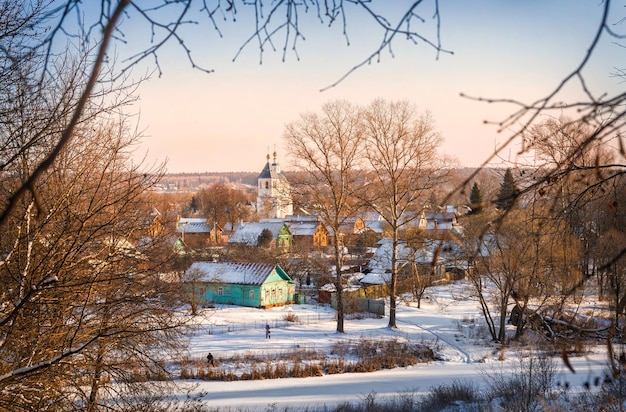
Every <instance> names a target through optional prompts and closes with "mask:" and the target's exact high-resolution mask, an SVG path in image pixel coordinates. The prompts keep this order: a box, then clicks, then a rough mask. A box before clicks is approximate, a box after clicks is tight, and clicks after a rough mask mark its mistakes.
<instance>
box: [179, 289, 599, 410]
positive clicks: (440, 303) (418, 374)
mask: <svg viewBox="0 0 626 412" xmlns="http://www.w3.org/2000/svg"><path fill="white" fill-rule="evenodd" d="M467 287H468V284H466V283H464V282H462V281H460V282H455V283H452V284H450V285H444V286H438V287H433V288H429V289H428V290H427V292H426V298H424V299H423V300H422V305H421V308H420V309H417V307H416V304H415V303H414V302H403V303H401V304H400V306H399V309H398V312H397V320H398V322H397V326H398V328H397V329H390V328H388V327H387V324H388V322H389V319H388V317H387V316H386V317H384V318H380V319H360V320H356V319H355V320H346V322H345V333H344V334H339V333H337V332H336V321H335V320H334V311H333V310H332V309H331V308H329V307H328V306H324V305H319V306H318V305H291V306H286V307H277V308H272V309H267V310H263V309H251V308H242V307H234V306H226V307H224V306H221V307H218V308H215V309H206V310H204V311H203V313H202V316H199V317H197V323H198V326H197V329H196V334H195V336H194V337H193V338H192V341H191V349H190V351H191V356H192V357H194V358H197V359H199V360H201V359H206V355H207V353H209V352H211V353H212V354H213V355H214V357H215V359H216V360H217V362H218V363H219V362H220V359H227V358H229V357H231V356H232V355H234V354H246V353H247V354H272V353H277V352H285V351H289V350H292V349H296V348H304V349H315V350H316V351H319V352H322V353H327V352H328V350H329V348H330V347H331V346H332V345H333V343H336V342H347V343H349V342H350V341H357V340H359V339H361V338H362V337H373V338H380V337H398V338H402V339H404V338H406V339H408V340H410V341H412V342H416V343H425V344H427V345H428V346H430V347H431V348H433V349H435V351H436V352H437V353H438V354H439V355H440V356H441V357H442V359H443V360H441V361H434V362H430V363H424V364H418V365H415V366H410V367H405V368H396V369H390V370H382V371H378V372H372V373H350V374H337V375H325V376H322V377H310V378H289V379H267V380H255V381H234V382H221V381H198V380H194V381H181V382H180V388H181V389H182V391H183V392H185V393H189V394H190V395H191V396H192V397H195V398H197V399H199V400H200V401H201V402H202V405H203V406H204V407H206V408H216V407H230V408H233V409H236V408H246V409H248V410H266V409H268V407H269V408H278V409H277V410H281V409H282V408H284V407H289V408H291V409H292V410H293V409H296V408H298V407H306V406H309V407H310V406H312V405H320V406H321V405H326V406H329V407H330V406H334V405H337V404H339V403H341V402H346V401H355V402H358V401H362V400H363V399H364V398H365V397H366V396H368V395H370V394H372V393H375V394H376V398H381V397H385V396H395V395H398V394H400V393H403V392H409V393H413V394H420V393H427V392H428V391H429V389H430V388H432V387H434V386H438V385H441V384H445V383H451V382H452V381H454V380H461V381H463V380H469V381H471V382H472V383H473V384H474V385H476V386H485V385H486V383H485V381H484V380H483V378H482V377H481V375H483V374H484V373H489V371H491V370H493V369H494V368H495V369H496V370H498V371H500V370H512V369H513V368H515V367H517V366H518V362H519V357H520V356H525V355H527V354H528V352H527V351H524V350H521V351H520V350H517V349H516V350H507V351H506V352H505V353H501V352H500V351H499V350H498V349H497V348H496V347H495V346H493V345H492V344H490V343H489V339H488V336H487V333H486V331H485V329H484V324H483V323H482V317H481V315H480V312H479V307H478V304H477V302H476V301H473V300H471V299H468V298H464V297H463V296H465V295H467V293H466V290H467V289H466V288H467ZM387 311H388V308H387ZM287 314H291V315H295V316H297V317H298V320H299V322H296V323H290V322H286V321H285V320H284V319H285V315H287ZM266 323H269V324H270V326H271V338H270V339H266V338H265V330H264V326H265V324H266ZM528 349H529V350H530V349H531V348H528ZM501 359H504V360H501ZM570 361H571V363H572V366H573V367H574V369H575V370H576V373H575V374H573V373H572V372H571V371H570V370H569V369H568V368H567V367H566V366H565V365H564V363H563V362H562V361H560V360H559V361H558V362H557V367H558V371H559V372H558V375H557V381H558V382H559V383H561V384H565V383H567V384H569V385H570V387H572V388H574V389H576V388H582V385H583V384H584V382H591V381H593V379H594V378H595V377H596V376H602V375H603V373H604V371H605V370H606V368H607V362H606V352H605V349H604V348H603V347H602V346H599V347H597V349H595V350H593V351H592V352H591V353H588V354H587V355H585V356H579V357H572V358H571V359H570ZM205 362H206V361H205ZM181 396H182V395H181Z"/></svg>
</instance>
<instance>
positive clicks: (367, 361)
mask: <svg viewBox="0 0 626 412" xmlns="http://www.w3.org/2000/svg"><path fill="white" fill-rule="evenodd" d="M434 359H436V357H435V354H434V352H433V350H432V349H430V348H428V347H427V346H425V345H421V344H412V343H409V342H406V341H402V340H399V339H391V340H385V339H359V340H358V341H354V342H353V341H344V342H338V343H335V344H334V345H333V347H332V349H331V352H330V355H328V356H327V355H326V354H325V353H320V352H318V351H314V350H302V349H296V350H292V351H288V352H285V353H281V354H274V355H263V354H253V353H245V354H237V355H233V356H232V357H229V358H224V359H220V360H219V362H217V363H216V364H215V366H213V367H208V366H207V365H206V361H201V360H199V359H198V360H191V359H186V360H183V361H181V362H180V364H179V366H180V371H181V372H180V378H181V379H203V380H222V381H232V380H256V379H279V378H302V377H311V376H322V375H324V374H326V375H332V374H337V373H349V372H373V371H377V370H381V369H392V368H397V367H404V366H409V365H415V364H417V363H423V362H429V361H432V360H434Z"/></svg>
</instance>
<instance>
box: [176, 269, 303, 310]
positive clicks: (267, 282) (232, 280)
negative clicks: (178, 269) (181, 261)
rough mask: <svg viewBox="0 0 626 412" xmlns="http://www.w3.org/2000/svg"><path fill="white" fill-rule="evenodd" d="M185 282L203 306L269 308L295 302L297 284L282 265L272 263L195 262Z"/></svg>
mask: <svg viewBox="0 0 626 412" xmlns="http://www.w3.org/2000/svg"><path fill="white" fill-rule="evenodd" d="M183 283H184V284H185V287H186V291H187V293H188V294H189V295H190V297H191V299H195V301H196V303H198V304H200V305H203V306H207V305H212V304H230V305H240V306H249V307H256V308H270V307H273V306H283V305H287V304H291V303H294V301H295V283H294V282H293V281H292V280H291V278H290V277H289V275H287V273H286V272H285V271H284V270H283V269H282V268H281V267H280V266H277V265H276V266H275V265H272V264H269V263H249V262H194V263H193V264H192V265H191V267H190V268H189V269H188V270H187V271H186V272H185V274H184V275H183Z"/></svg>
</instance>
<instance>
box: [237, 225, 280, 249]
mask: <svg viewBox="0 0 626 412" xmlns="http://www.w3.org/2000/svg"><path fill="white" fill-rule="evenodd" d="M283 226H284V223H283V222H282V221H277V222H243V223H240V224H239V225H237V226H236V227H235V231H234V232H233V234H232V236H231V237H230V239H229V240H228V243H244V244H246V245H248V246H256V244H257V243H258V240H259V235H260V234H261V232H262V231H263V229H268V230H269V231H270V232H272V236H273V238H274V239H276V238H277V237H278V234H279V233H280V230H281V229H282V227H283Z"/></svg>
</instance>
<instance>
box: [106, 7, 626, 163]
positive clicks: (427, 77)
mask: <svg viewBox="0 0 626 412" xmlns="http://www.w3.org/2000/svg"><path fill="white" fill-rule="evenodd" d="M411 3H412V2H411V1H395V2H393V3H391V4H392V5H391V6H389V4H390V2H389V3H388V2H380V3H379V2H375V4H385V6H384V7H387V8H388V9H386V10H384V11H385V13H387V12H389V13H390V14H391V15H395V16H397V15H399V13H400V12H401V11H402V10H404V9H405V8H406V7H407V6H408V5H409V4H411ZM426 3H427V4H432V2H426ZM620 3H621V2H620ZM192 7H196V8H198V7H200V5H199V4H197V5H195V6H192ZM614 8H615V9H616V10H617V5H615V6H614ZM618 11H619V12H620V13H621V10H618ZM601 12H602V8H601V2H598V1H597V0H581V1H571V0H550V1H539V0H533V1H524V2H519V1H515V0H447V1H442V2H440V14H441V19H442V20H441V42H442V46H443V48H444V49H446V50H450V51H453V52H454V54H448V53H440V54H439V55H438V56H437V53H436V52H435V51H434V50H433V48H431V47H429V46H428V45H426V44H424V43H419V44H416V45H414V44H412V43H409V42H406V41H404V40H403V39H398V40H397V42H396V43H395V44H394V46H393V52H394V55H393V56H391V55H390V54H389V53H386V52H384V53H383V54H382V56H381V59H380V62H376V61H375V62H373V63H372V64H369V65H365V66H363V67H361V68H359V69H358V70H356V71H355V72H353V73H352V74H350V75H349V76H348V77H347V78H346V79H344V80H343V81H341V82H340V83H339V84H338V85H336V86H335V87H331V88H329V89H326V90H325V91H321V90H322V89H325V88H326V87H328V86H329V85H332V84H333V83H335V82H336V81H337V80H338V79H340V78H341V77H342V76H343V75H344V74H346V73H347V72H348V71H350V69H351V68H352V67H354V66H355V65H357V64H358V63H360V62H361V61H363V60H364V59H365V58H366V57H367V56H369V54H370V53H371V52H372V50H374V48H375V47H376V46H377V45H378V44H379V42H380V39H381V36H382V32H380V31H377V30H376V29H375V27H374V26H373V25H372V24H371V22H370V21H368V20H367V19H365V18H364V16H363V15H362V13H354V14H352V13H350V14H348V15H347V17H346V19H347V24H348V26H347V31H348V34H349V36H350V37H349V38H350V45H349V46H348V45H346V41H345V38H344V37H343V36H342V33H341V27H340V26H338V25H337V26H332V27H331V28H328V27H327V25H323V24H320V23H319V22H317V21H316V17H315V14H314V13H311V12H309V13H308V14H306V15H302V16H301V27H300V28H301V30H302V32H303V33H304V35H305V36H306V40H305V41H300V42H299V43H298V46H297V52H298V53H297V55H296V54H295V53H287V56H286V61H285V62H283V61H282V52H281V51H280V47H282V45H278V44H277V47H278V48H279V50H278V51H276V52H273V51H271V50H269V48H267V50H266V51H265V52H264V53H263V56H262V64H260V63H259V60H260V53H259V49H258V47H257V46H256V45H254V44H252V45H249V46H248V47H246V48H244V50H243V51H242V52H241V53H240V54H239V56H238V57H237V59H236V60H235V61H233V58H234V57H235V56H236V55H237V52H238V50H239V49H240V47H241V45H242V44H243V43H244V42H245V39H246V38H247V36H249V35H250V33H251V32H252V28H253V20H251V19H250V18H246V17H250V16H247V12H246V10H245V9H242V7H241V6H240V13H239V15H238V16H237V21H236V22H235V23H233V22H232V21H231V20H229V19H227V20H226V21H222V20H220V21H219V22H218V23H219V27H220V30H221V33H222V34H223V37H221V38H220V37H219V36H218V35H217V32H216V31H215V30H214V29H213V28H212V26H211V25H210V24H207V23H206V21H205V20H203V19H202V18H200V17H198V19H199V21H201V24H198V25H193V26H189V27H184V28H183V29H182V30H181V32H180V33H181V35H183V36H184V38H185V40H186V42H187V45H188V46H189V48H190V49H191V51H192V53H193V56H194V59H196V61H197V63H198V64H199V65H201V66H203V67H205V68H209V69H211V70H213V72H212V73H210V74H207V73H205V72H202V71H200V70H197V69H194V68H192V67H191V64H190V63H189V61H188V60H187V57H186V54H185V52H184V50H183V49H181V48H180V47H178V45H177V44H176V43H174V42H171V43H170V44H168V45H166V46H165V47H164V48H162V49H161V50H160V51H159V54H158V58H159V63H160V66H161V70H162V74H161V76H158V75H157V74H153V76H152V77H151V78H150V79H149V80H148V81H146V82H145V83H144V84H142V85H141V86H140V88H139V90H138V93H139V96H140V100H139V101H138V102H137V103H136V104H135V105H134V106H133V107H132V108H129V111H130V112H132V113H136V114H138V122H139V128H140V129H141V130H142V131H143V137H142V143H141V145H140V146H139V147H137V149H136V158H137V159H139V158H144V157H145V158H146V161H147V162H148V163H154V162H157V163H158V162H162V161H164V160H166V161H167V170H168V172H171V173H178V172H227V171H252V172H254V171H260V170H261V169H262V168H263V166H264V164H265V161H266V160H265V157H266V155H267V154H268V151H269V152H273V151H274V150H276V152H277V154H278V160H279V162H280V163H281V165H282V166H283V169H288V168H289V164H290V159H289V156H288V148H286V147H284V144H283V143H284V142H283V131H284V128H285V125H286V124H288V123H289V122H293V121H296V120H298V117H299V116H300V114H302V113H305V112H315V111H319V110H320V109H321V106H322V105H323V104H324V103H325V102H327V101H331V100H336V99H345V100H348V101H350V102H352V103H354V104H360V105H366V104H368V103H370V102H371V101H372V100H373V99H375V98H385V99H388V100H408V101H409V102H411V103H413V104H414V105H415V106H416V107H417V109H418V110H419V111H420V112H429V113H430V114H431V115H432V118H433V120H434V123H435V126H436V128H437V129H438V130H439V132H440V133H441V136H442V137H443V143H442V145H441V148H440V149H441V152H442V153H443V154H445V155H447V156H451V157H453V158H454V159H456V160H457V161H458V165H460V166H469V167H475V166H478V165H480V164H481V163H482V162H483V161H484V160H485V159H486V158H487V157H488V156H489V155H490V154H491V153H493V151H494V148H495V147H496V146H498V145H499V144H501V143H502V142H504V141H505V139H506V138H507V137H508V135H509V133H510V131H508V130H505V131H503V132H502V133H498V131H497V129H498V128H497V126H494V125H491V124H484V121H485V120H488V121H495V122H498V121H501V120H503V119H504V118H505V117H506V116H507V115H509V114H511V113H512V112H513V111H514V110H515V107H513V106H512V105H507V104H504V103H499V104H493V103H492V104H489V103H485V102H479V101H475V100H474V99H468V98H464V97H461V95H460V94H461V93H464V94H466V95H469V96H474V97H485V98H514V99H519V100H521V101H523V102H530V101H533V100H535V99H537V98H539V97H542V96H544V95H545V94H547V93H548V92H549V91H551V90H552V89H553V88H554V87H555V86H556V85H557V84H558V83H559V82H560V80H561V79H562V78H563V77H564V76H565V75H567V74H569V73H570V72H571V71H572V70H573V69H574V68H575V67H576V66H577V65H578V64H579V62H580V61H581V60H582V58H583V57H584V55H585V52H586V50H587V48H588V45H589V44H590V42H591V40H592V38H593V35H594V33H595V30H596V29H597V22H598V21H599V18H600V16H601ZM421 16H422V17H423V18H424V23H423V24H421V25H422V26H424V31H423V32H424V33H425V34H427V37H429V38H434V37H433V36H434V25H435V21H434V20H433V19H432V18H431V17H432V10H430V9H424V10H423V12H422V13H421ZM618 16H621V14H619V13H616V14H615V17H614V18H613V19H612V21H617V20H618ZM136 22H137V19H136V18H135V20H133V19H132V18H131V19H129V20H128V21H126V22H124V24H125V26H122V28H123V29H124V30H126V34H127V35H128V36H129V38H133V36H136V37H137V38H141V39H144V40H145V35H146V33H149V29H148V30H146V29H147V28H146V27H143V26H141V25H140V24H136V25H133V24H135V23H136ZM129 23H132V24H129ZM416 25H418V23H416ZM416 27H417V26H416ZM420 30H421V29H420ZM141 36H144V37H141ZM128 44H133V47H135V48H138V47H142V45H146V44H148V43H146V42H145V41H144V42H142V41H136V42H130V41H129V43H128ZM115 47H116V48H115V50H116V51H119V52H121V53H122V55H123V54H124V53H126V54H128V53H131V52H132V50H133V49H132V48H130V49H124V48H123V47H122V45H119V44H118V45H116V46H115ZM620 50H621V49H619V46H616V45H614V44H611V43H610V42H609V41H605V42H603V43H602V45H601V47H600V48H599V50H598V51H597V53H596V54H595V55H594V56H593V60H592V62H591V64H590V67H589V68H588V70H587V71H586V72H585V74H586V75H587V76H588V79H590V82H589V87H590V88H591V89H592V91H594V92H595V93H599V92H602V91H606V90H615V89H617V88H623V87H624V85H623V84H622V83H621V82H620V80H619V79H615V78H611V77H610V76H609V74H610V73H611V71H612V70H614V68H615V67H626V61H625V60H624V56H622V55H623V53H619V51H620ZM622 63H624V64H622ZM151 70H154V65H153V64H152V60H149V61H146V62H143V63H142V64H141V65H139V66H138V67H136V68H135V70H134V74H135V75H139V74H143V73H146V72H149V71H151ZM576 93H577V90H570V89H567V90H566V91H565V93H564V95H563V98H564V99H565V98H572V97H574V98H575V97H576V96H577V95H576ZM515 152H516V148H515V147H514V146H513V147H511V148H509V149H507V150H505V151H503V152H502V158H503V159H504V160H515Z"/></svg>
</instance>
